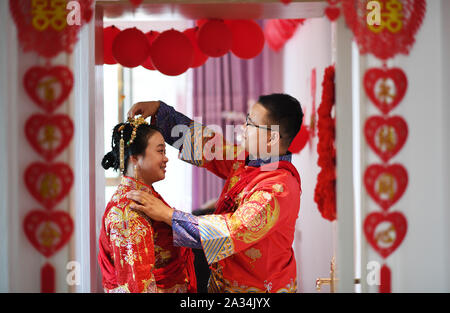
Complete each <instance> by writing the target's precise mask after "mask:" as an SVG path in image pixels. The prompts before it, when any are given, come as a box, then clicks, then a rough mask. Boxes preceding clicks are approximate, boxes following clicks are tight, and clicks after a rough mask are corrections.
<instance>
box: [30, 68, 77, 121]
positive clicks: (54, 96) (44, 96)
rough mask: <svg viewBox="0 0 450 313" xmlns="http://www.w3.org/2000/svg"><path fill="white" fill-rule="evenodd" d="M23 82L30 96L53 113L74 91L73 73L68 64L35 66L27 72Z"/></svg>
mask: <svg viewBox="0 0 450 313" xmlns="http://www.w3.org/2000/svg"><path fill="white" fill-rule="evenodd" d="M23 84H24V87H25V90H26V92H27V94H28V95H29V96H30V98H31V99H32V100H33V101H34V102H35V103H36V104H37V105H38V106H40V107H41V108H43V109H44V110H45V111H46V112H48V113H52V112H53V111H54V110H55V109H56V108H58V107H59V106H60V105H61V104H62V103H63V102H64V101H66V99H67V97H68V96H69V94H70V92H71V91H72V87H73V75H72V71H71V70H70V69H69V68H68V67H67V66H62V65H58V66H52V67H41V66H33V67H32V68H30V69H29V70H28V71H27V72H26V73H25V76H24V77H23Z"/></svg>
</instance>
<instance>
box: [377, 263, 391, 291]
mask: <svg viewBox="0 0 450 313" xmlns="http://www.w3.org/2000/svg"><path fill="white" fill-rule="evenodd" d="M391 292H392V291H391V269H390V268H389V267H388V266H387V265H386V264H383V266H382V267H381V270H380V293H391Z"/></svg>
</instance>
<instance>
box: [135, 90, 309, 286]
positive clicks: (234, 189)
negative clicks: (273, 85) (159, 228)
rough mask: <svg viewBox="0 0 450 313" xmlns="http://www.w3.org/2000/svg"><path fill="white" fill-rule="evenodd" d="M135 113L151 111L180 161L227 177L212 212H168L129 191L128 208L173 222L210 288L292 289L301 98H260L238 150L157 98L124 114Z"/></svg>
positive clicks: (152, 200)
mask: <svg viewBox="0 0 450 313" xmlns="http://www.w3.org/2000/svg"><path fill="white" fill-rule="evenodd" d="M138 114H141V115H143V117H144V118H146V117H148V116H152V123H156V125H157V126H158V127H159V128H161V130H162V134H163V136H164V139H165V141H166V142H167V143H168V144H171V145H173V146H175V147H176V148H178V149H179V150H180V156H179V157H180V158H181V159H182V160H184V161H186V162H189V163H191V164H194V165H197V166H201V167H204V168H206V169H207V170H209V171H211V172H212V173H214V174H216V175H218V176H219V177H221V178H223V179H226V182H225V186H224V188H223V191H222V193H221V195H220V197H219V200H218V201H217V204H216V210H215V212H214V214H212V215H205V216H198V217H197V216H194V215H192V214H187V213H184V212H182V211H179V210H174V209H172V208H170V207H168V206H166V205H165V204H164V203H162V202H161V201H160V200H159V199H157V198H155V197H153V196H151V195H149V194H146V193H143V192H139V191H135V192H131V193H129V194H128V195H127V196H128V198H129V199H131V200H133V201H134V204H133V205H132V208H134V209H136V210H140V211H142V212H144V213H145V214H146V215H148V216H149V217H151V218H152V219H154V220H156V221H163V222H165V223H167V224H168V225H171V226H172V228H173V237H174V244H175V245H177V246H185V247H191V248H197V249H203V251H204V253H205V256H206V259H207V261H208V264H210V268H211V277H210V279H209V284H208V291H209V292H296V290H297V281H296V277H297V274H296V261H295V256H294V251H293V249H292V243H293V240H294V232H295V224H296V220H297V217H298V212H299V208H300V194H301V186H300V185H301V184H300V176H299V174H298V172H297V170H296V169H295V167H294V166H293V165H292V164H291V153H290V152H289V151H288V147H289V146H290V144H291V142H292V140H293V139H294V137H295V136H296V135H297V133H298V132H299V131H300V127H301V124H302V120H303V112H302V109H301V106H300V103H299V102H298V101H297V100H296V99H295V98H293V97H291V96H289V95H286V94H271V95H266V96H260V97H259V99H258V101H257V102H256V103H255V104H254V105H253V106H252V107H251V108H250V111H249V113H248V114H247V120H246V123H245V125H244V136H243V140H244V144H243V147H239V146H234V145H230V144H228V143H227V142H226V141H225V140H224V139H223V138H222V136H221V135H220V134H217V133H215V132H214V131H212V130H211V129H209V128H207V127H206V126H203V125H201V124H198V123H196V122H194V121H192V120H191V119H189V118H188V117H186V116H184V115H183V114H181V113H179V112H177V111H175V110H174V109H173V108H172V107H170V106H168V105H167V104H165V103H164V102H161V101H149V102H138V103H136V104H134V105H133V107H132V108H131V109H130V111H129V113H128V115H129V116H130V117H133V116H135V115H138ZM180 129H183V130H184V131H183V132H181V133H180V131H179V130H180ZM174 134H175V135H174Z"/></svg>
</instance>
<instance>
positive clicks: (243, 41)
mask: <svg viewBox="0 0 450 313" xmlns="http://www.w3.org/2000/svg"><path fill="white" fill-rule="evenodd" d="M226 24H227V26H228V28H229V29H230V31H231V35H232V45H231V52H233V54H234V55H235V56H237V57H239V58H241V59H251V58H254V57H256V56H257V55H258V54H260V53H261V51H262V50H263V48H264V42H265V39H264V32H263V31H262V29H261V27H260V26H259V25H258V23H256V22H255V21H253V20H228V21H226Z"/></svg>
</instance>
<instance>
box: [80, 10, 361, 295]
mask: <svg viewBox="0 0 450 313" xmlns="http://www.w3.org/2000/svg"><path fill="white" fill-rule="evenodd" d="M102 29H103V12H102V8H101V6H100V5H97V6H96V9H95V20H94V23H90V24H89V26H88V27H85V28H84V29H83V30H82V32H81V33H80V43H79V46H78V48H77V50H76V51H75V52H74V60H75V62H74V63H75V64H74V74H75V86H77V87H76V89H75V94H76V96H75V98H76V100H75V107H76V109H75V119H74V122H75V129H76V134H75V141H76V146H77V148H78V149H79V151H76V157H75V172H76V173H78V174H79V175H76V176H77V177H78V179H77V178H76V180H75V195H76V196H75V198H76V199H79V200H78V201H80V202H79V203H78V204H77V208H78V209H77V216H76V218H75V220H76V221H77V223H76V227H75V236H77V237H76V238H78V241H77V243H76V259H77V260H79V262H81V264H82V273H81V277H82V279H81V285H80V286H78V288H77V291H79V292H100V291H102V287H101V281H100V280H101V273H100V272H99V267H98V265H97V258H96V256H97V254H98V242H97V238H98V235H99V230H100V229H99V227H100V223H101V214H100V213H99V212H103V208H104V207H105V199H104V192H103V190H104V185H105V184H104V171H103V170H102V169H101V167H100V166H99V164H100V161H101V158H102V157H103V154H104V151H103V145H104V138H103V132H96V131H95V129H98V128H103V109H104V107H103V68H102V66H103V62H102V55H101V54H102V51H103V42H102V40H101V39H100V38H101V34H102ZM335 35H336V37H335V38H334V40H335V43H334V45H333V46H334V47H335V49H336V50H335V52H334V53H335V55H336V78H335V81H336V117H338V118H339V120H338V119H336V150H337V156H336V157H337V160H338V162H337V168H336V170H337V175H338V180H337V187H336V188H337V190H336V194H337V216H338V223H337V238H335V240H336V242H337V251H336V266H337V270H338V272H337V275H338V278H339V282H338V289H337V290H338V292H354V290H355V289H354V278H355V268H354V264H355V262H354V244H355V240H354V227H355V220H354V213H355V212H354V191H353V126H352V125H353V109H352V33H351V31H350V30H349V29H348V28H347V26H346V24H345V21H344V19H343V18H342V17H341V18H340V19H339V20H338V21H337V23H336V32H335ZM96 38H97V39H96ZM86 77H88V79H85V78H86ZM87 138H89V139H88V140H89V143H88V144H89V146H87V145H86V140H87ZM80 148H81V149H80ZM96 191H101V192H96ZM83 195H84V196H83ZM85 195H89V196H88V197H86V196H85ZM80 239H81V240H80ZM94 256H95V257H94Z"/></svg>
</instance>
